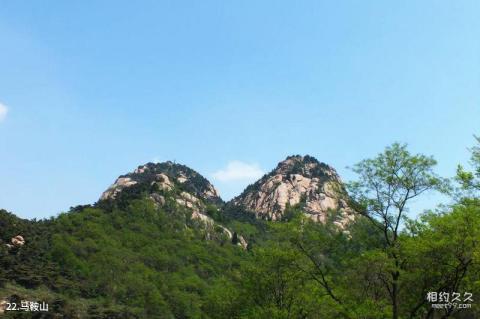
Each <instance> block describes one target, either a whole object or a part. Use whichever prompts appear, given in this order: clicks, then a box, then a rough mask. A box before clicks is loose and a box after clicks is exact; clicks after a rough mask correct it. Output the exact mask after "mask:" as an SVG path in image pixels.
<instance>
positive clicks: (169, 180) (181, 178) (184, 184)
mask: <svg viewBox="0 0 480 319" xmlns="http://www.w3.org/2000/svg"><path fill="white" fill-rule="evenodd" d="M134 185H137V186H138V185H151V186H152V185H156V186H158V188H159V189H161V190H166V191H169V190H172V189H173V187H174V186H175V185H176V186H180V185H181V188H182V189H183V190H185V191H186V192H188V193H189V194H192V195H193V196H195V197H197V198H199V199H201V200H202V201H205V202H206V203H212V204H221V203H223V201H222V199H221V198H220V196H219V195H218V192H217V190H216V189H215V188H214V187H213V185H212V184H210V182H209V181H208V180H207V179H206V178H205V177H203V176H202V175H200V174H199V173H198V172H196V171H194V170H193V169H191V168H189V167H187V166H185V165H181V164H176V163H173V162H171V161H168V162H164V163H147V164H145V165H142V166H139V167H138V168H137V169H136V170H135V171H133V172H131V173H128V174H126V175H122V176H120V177H119V178H118V179H117V180H116V181H115V183H114V184H113V185H112V186H110V187H109V188H108V189H107V190H106V191H105V192H104V193H103V194H102V196H101V197H100V200H107V199H115V198H116V197H117V195H118V194H119V193H120V192H122V191H123V190H124V189H126V188H129V187H132V186H134Z"/></svg>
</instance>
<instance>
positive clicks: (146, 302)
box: [0, 138, 480, 319]
mask: <svg viewBox="0 0 480 319" xmlns="http://www.w3.org/2000/svg"><path fill="white" fill-rule="evenodd" d="M470 151H471V162H470V163H463V166H461V165H459V166H458V169H457V175H456V177H453V178H445V177H441V176H438V175H437V174H436V173H435V166H436V161H435V159H433V158H432V157H429V156H426V155H423V154H413V153H411V152H410V151H409V149H408V147H407V146H406V145H402V144H392V145H391V146H388V147H386V148H385V149H384V150H383V152H381V153H380V154H378V155H374V156H372V157H371V158H369V159H365V160H363V161H361V162H359V163H357V164H355V165H353V166H352V168H351V169H352V170H353V172H354V173H355V174H356V176H357V178H356V179H355V180H354V181H351V182H349V183H346V185H345V187H346V190H347V192H348V196H347V197H348V198H346V200H348V202H349V205H351V207H353V208H354V209H355V211H356V212H357V217H356V218H355V221H354V222H352V223H350V224H349V225H348V227H347V229H343V230H340V229H339V228H338V227H337V226H336V225H335V223H333V222H332V221H333V220H334V219H335V216H336V214H337V213H338V212H336V211H333V210H332V211H330V213H329V216H328V218H327V221H326V222H325V223H318V222H312V221H311V220H309V219H308V218H306V217H305V215H304V214H303V212H302V209H303V207H302V204H299V205H295V206H292V207H287V211H286V213H285V214H284V218H283V219H282V220H280V221H275V222H273V221H269V220H266V219H257V218H254V217H252V215H249V214H246V213H244V212H242V210H241V208H239V207H235V206H232V205H229V204H225V203H221V202H218V203H205V205H206V207H207V208H206V214H208V215H209V216H210V217H211V218H212V219H213V220H215V222H216V223H218V224H219V225H224V226H225V227H228V228H229V229H231V230H232V231H233V232H234V236H233V238H232V239H230V238H228V236H226V235H225V234H224V233H223V232H222V229H221V228H219V227H217V228H213V229H207V228H205V227H203V225H202V223H201V221H198V220H195V219H193V218H191V214H192V212H191V210H189V209H188V208H186V207H181V206H179V205H177V204H176V203H175V202H174V201H169V194H171V193H169V192H163V193H162V196H165V198H166V204H165V205H164V206H162V207H158V206H156V205H155V204H154V203H153V202H152V201H151V200H150V199H149V198H148V194H150V193H151V192H152V190H151V189H149V188H148V187H137V188H132V189H131V190H129V191H124V192H123V193H122V194H121V196H119V197H118V198H116V199H115V200H109V201H99V202H97V203H95V204H93V205H85V206H78V207H72V208H71V210H70V211H68V212H66V213H62V214H60V215H58V216H56V217H52V218H50V219H45V220H23V219H20V218H18V217H16V216H15V215H14V214H12V213H10V212H7V211H4V210H0V240H1V247H0V265H1V266H0V298H4V299H5V300H9V301H10V302H13V301H16V300H17V301H18V302H19V301H20V300H37V301H45V302H48V304H49V311H48V312H38V313H27V312H21V311H6V312H5V313H4V314H3V317H4V318H212V319H217V318H218V319H220V318H269V319H277V318H278V319H280V318H282V319H287V318H292V319H293V318H319V319H336V318H345V319H376V318H392V319H400V318H402V319H407V318H432V319H433V318H465V319H466V318H480V308H479V306H478V302H477V301H478V299H479V298H480V263H479V262H480V246H479V240H480V139H478V138H477V139H476V145H474V146H473V147H472V148H471V150H470ZM156 191H157V190H156ZM176 191H181V190H178V189H174V190H172V191H170V192H176ZM429 192H440V193H442V194H444V196H448V197H449V204H448V205H443V206H438V207H431V210H430V211H427V212H416V211H412V210H411V209H410V208H411V203H412V202H414V201H421V200H422V196H424V195H425V194H427V193H429ZM19 234H21V235H22V236H23V237H24V238H25V244H24V245H22V246H13V247H11V246H7V244H9V243H10V240H11V238H13V237H15V236H17V235H19ZM238 235H242V236H243V238H245V240H246V241H247V242H248V247H247V248H246V249H243V248H242V247H240V246H239V245H236V241H237V240H238V237H237V236H238ZM432 293H435V294H438V295H440V294H442V295H443V296H444V297H445V296H446V295H447V294H448V295H449V296H450V299H453V297H454V296H456V294H461V296H460V298H461V299H460V302H459V303H458V304H464V305H465V306H464V307H465V308H462V309H461V308H459V307H455V306H452V307H444V308H435V307H433V306H432V304H435V303H443V302H434V300H432V299H431V298H430V297H432V296H433V294H432ZM470 294H471V295H470ZM469 296H470V298H471V300H470V301H469V300H467V301H465V298H466V297H469ZM437 298H438V296H437ZM472 300H473V301H472ZM450 301H451V300H450ZM0 316H2V315H0Z"/></svg>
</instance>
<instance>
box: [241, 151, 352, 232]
mask: <svg viewBox="0 0 480 319" xmlns="http://www.w3.org/2000/svg"><path fill="white" fill-rule="evenodd" d="M346 196H347V194H346V191H345V188H344V185H343V183H342V181H341V179H340V177H339V176H338V174H337V172H336V171H335V170H334V169H333V168H332V167H330V166H328V165H327V164H324V163H321V162H319V161H317V160H316V159H315V158H313V157H311V156H308V155H307V156H298V155H297V156H290V157H288V158H287V159H285V160H284V161H282V162H280V163H279V164H278V166H277V167H276V168H275V169H274V170H273V171H272V172H270V173H269V174H267V175H265V176H264V177H262V178H261V179H260V180H259V181H257V182H256V183H254V184H252V185H250V186H249V187H247V188H246V189H245V191H244V192H243V193H242V194H241V195H240V196H238V197H236V198H234V199H233V200H232V204H233V205H237V206H241V207H243V208H244V209H246V210H247V211H251V212H253V213H254V214H255V216H256V217H258V218H263V219H268V220H280V219H281V218H282V216H283V215H284V212H285V209H286V208H287V206H294V205H298V204H300V205H302V206H303V209H304V211H305V213H306V215H307V216H308V217H310V218H311V219H312V220H314V221H318V222H325V221H326V217H327V213H328V211H329V210H339V211H340V216H341V218H340V219H339V220H337V221H336V223H339V225H340V226H343V225H345V224H346V223H348V222H349V221H350V220H353V219H354V212H353V210H352V209H351V208H350V207H348V204H347V201H346V198H347V197H346Z"/></svg>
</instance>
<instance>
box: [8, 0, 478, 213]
mask: <svg viewBox="0 0 480 319" xmlns="http://www.w3.org/2000/svg"><path fill="white" fill-rule="evenodd" d="M479 13H480V3H479V2H478V1H401V2H390V1H341V2H340V1H294V2H292V1H288V2H287V1H137V2H133V1H128V2H127V1H123V2H122V1H96V2H93V1H92V2H86V1H76V2H72V1H34V2H25V1H14V0H9V1H1V2H0V104H1V106H0V180H1V183H0V207H2V208H5V209H8V210H10V211H12V212H14V213H16V214H18V215H19V216H21V217H28V218H33V217H37V218H40V217H46V216H52V215H56V214H58V213H59V212H61V211H65V210H68V208H69V207H70V206H74V205H78V204H86V203H93V202H94V201H96V200H97V199H98V197H99V196H100V194H101V192H102V191H103V190H104V189H106V188H107V187H108V186H109V185H110V184H111V183H112V182H113V181H114V180H115V178H116V177H117V176H118V175H120V174H122V173H126V172H128V171H131V170H133V169H134V168H135V167H136V166H138V165H140V164H143V163H145V162H149V161H154V160H159V161H164V160H175V161H177V162H181V163H184V164H186V165H189V166H190V167H192V168H194V169H196V170H198V171H199V172H200V173H202V174H204V175H205V176H206V177H207V178H209V179H210V180H211V181H212V182H213V183H214V184H215V186H216V187H217V188H218V189H219V190H220V192H221V194H222V195H223V197H224V198H226V199H228V198H230V197H232V196H234V195H236V194H238V193H239V192H240V191H241V190H242V189H243V188H244V187H245V186H246V185H247V184H248V183H249V182H251V181H252V180H254V179H255V178H256V176H258V175H259V174H261V173H262V172H264V171H269V170H270V169H272V168H273V167H274V166H275V165H276V163H277V162H278V161H280V160H282V159H283V158H285V157H286V156H287V155H290V154H310V155H313V156H315V157H317V158H318V159H319V160H321V161H324V162H326V163H328V164H331V165H332V166H334V167H335V168H336V169H337V170H338V171H339V173H340V174H341V176H342V177H343V178H344V179H345V180H349V179H351V178H353V177H354V176H353V175H352V173H351V172H349V170H348V169H347V168H346V167H347V166H349V165H353V164H354V163H356V162H358V161H359V160H361V159H363V158H367V157H371V156H373V155H375V154H377V153H378V152H380V151H381V150H382V149H383V148H384V147H385V146H386V145H388V144H390V143H392V142H394V141H400V142H406V143H408V144H409V145H410V148H411V150H412V151H414V152H422V153H425V154H429V155H433V156H434V157H435V158H436V159H437V160H438V161H439V165H438V172H439V173H440V174H442V175H444V176H452V175H453V174H454V171H455V167H456V165H457V164H458V163H467V161H468V156H469V154H468V151H467V147H469V146H471V145H472V144H473V142H474V140H473V137H472V135H473V134H475V133H477V134H480V125H479V123H480V105H479V103H480V37H479V35H480V19H478V16H479ZM432 196H433V195H430V197H428V196H427V197H425V198H424V199H423V200H421V201H420V202H419V203H417V204H416V206H415V211H420V210H422V209H423V208H427V207H432V205H434V204H435V203H436V202H437V200H438V198H437V197H435V196H433V197H432Z"/></svg>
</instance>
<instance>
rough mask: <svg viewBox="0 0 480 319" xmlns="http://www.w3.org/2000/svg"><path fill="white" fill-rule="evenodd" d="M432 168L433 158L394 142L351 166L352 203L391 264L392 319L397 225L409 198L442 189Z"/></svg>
mask: <svg viewBox="0 0 480 319" xmlns="http://www.w3.org/2000/svg"><path fill="white" fill-rule="evenodd" d="M435 165H436V161H435V160H434V159H433V158H431V157H427V156H425V155H421V154H417V155H412V154H410V152H409V151H408V150H407V147H406V145H400V144H398V143H395V144H393V145H392V146H390V147H387V148H386V149H385V151H384V152H383V153H381V154H379V155H377V156H376V157H375V158H373V159H366V160H363V161H361V162H360V163H358V164H356V165H355V166H354V167H353V171H354V172H355V173H357V174H358V181H356V182H353V183H351V184H350V187H349V190H350V193H351V196H352V199H353V203H354V205H355V207H356V209H357V210H358V211H359V212H360V213H361V214H362V215H363V216H365V217H367V218H368V219H370V220H371V221H372V223H373V225H375V227H377V228H378V229H379V231H381V233H382V234H383V236H384V240H385V241H384V243H385V247H384V250H385V254H386V257H387V258H388V259H389V260H390V261H392V264H391V265H389V270H388V272H389V274H390V276H389V278H388V280H386V279H385V281H384V286H385V289H386V290H387V291H388V294H389V297H390V304H391V308H392V318H393V319H397V318H399V307H400V305H399V302H400V300H399V278H400V275H401V273H402V268H403V264H404V260H403V259H402V256H401V255H400V247H399V241H398V239H399V234H400V230H401V228H400V226H401V224H402V221H403V220H404V216H405V214H406V213H407V211H408V204H409V203H410V202H411V200H412V199H414V198H416V197H418V196H420V195H421V194H423V193H424V192H426V191H429V190H434V189H444V187H445V183H444V181H442V179H441V178H439V177H438V176H437V175H436V174H435V173H434V172H433V167H434V166H435Z"/></svg>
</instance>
